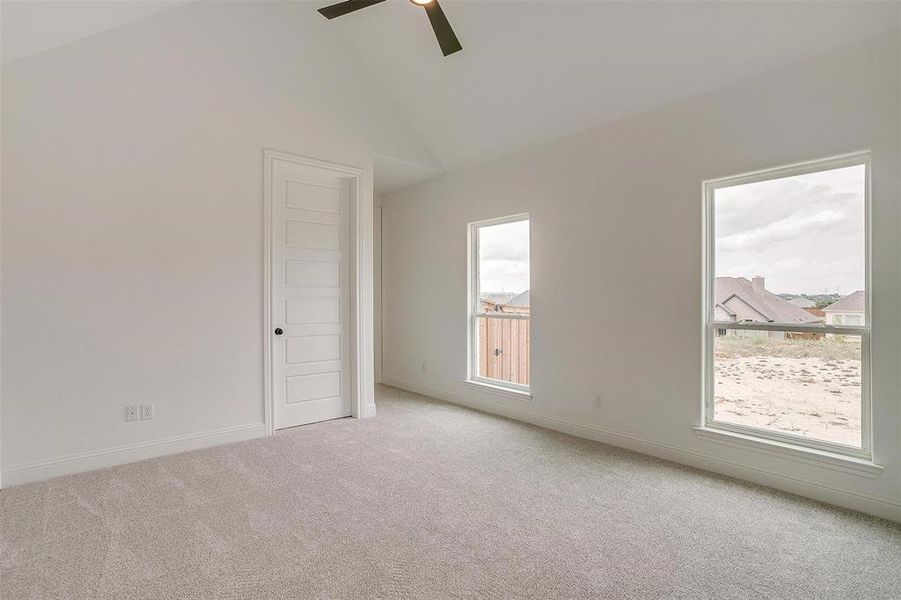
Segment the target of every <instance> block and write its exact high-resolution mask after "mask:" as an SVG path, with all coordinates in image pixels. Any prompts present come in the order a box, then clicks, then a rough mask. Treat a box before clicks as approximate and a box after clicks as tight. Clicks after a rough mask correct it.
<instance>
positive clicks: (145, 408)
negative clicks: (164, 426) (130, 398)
mask: <svg viewBox="0 0 901 600" xmlns="http://www.w3.org/2000/svg"><path fill="white" fill-rule="evenodd" d="M152 418H153V404H142V405H141V420H142V421H146V420H147V419H152Z"/></svg>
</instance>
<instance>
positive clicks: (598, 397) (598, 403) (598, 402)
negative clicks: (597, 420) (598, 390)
mask: <svg viewBox="0 0 901 600" xmlns="http://www.w3.org/2000/svg"><path fill="white" fill-rule="evenodd" d="M594 405H595V406H597V407H598V408H600V407H602V406H604V400H603V399H602V398H601V395H600V394H595V395H594Z"/></svg>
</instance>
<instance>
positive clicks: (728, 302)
mask: <svg viewBox="0 0 901 600" xmlns="http://www.w3.org/2000/svg"><path fill="white" fill-rule="evenodd" d="M713 294H714V302H715V304H716V306H717V307H721V308H722V309H723V310H724V311H726V312H727V313H729V314H731V315H735V314H736V312H737V310H736V309H737V308H738V307H737V306H736V304H737V303H743V304H745V305H747V306H748V307H749V308H750V309H752V310H753V312H755V313H757V314H759V315H760V318H759V322H764V323H774V322H775V323H820V322H822V321H823V318H822V317H818V316H816V315H813V314H811V313H809V312H807V311H806V310H804V309H803V308H801V307H799V306H795V305H794V304H792V303H790V302H789V301H787V300H785V299H783V298H780V297H779V296H777V295H776V294H774V293H772V292H769V291H767V290H766V289H765V288H764V287H763V286H762V285H761V286H760V287H759V289H757V290H755V289H754V286H753V285H752V284H751V282H750V281H748V280H747V279H746V278H744V277H717V278H716V281H715V283H714V291H713ZM750 320H751V321H754V322H758V319H756V318H755V319H750Z"/></svg>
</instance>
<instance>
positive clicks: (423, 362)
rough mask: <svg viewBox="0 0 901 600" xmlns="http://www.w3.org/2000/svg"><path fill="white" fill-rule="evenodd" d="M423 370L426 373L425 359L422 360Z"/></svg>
mask: <svg viewBox="0 0 901 600" xmlns="http://www.w3.org/2000/svg"><path fill="white" fill-rule="evenodd" d="M422 372H423V373H425V361H422Z"/></svg>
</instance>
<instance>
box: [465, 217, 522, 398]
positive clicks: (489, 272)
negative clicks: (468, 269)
mask: <svg viewBox="0 0 901 600" xmlns="http://www.w3.org/2000/svg"><path fill="white" fill-rule="evenodd" d="M476 235H477V236H478V238H477V241H478V256H477V257H476V258H477V261H478V262H477V265H476V267H477V269H478V299H477V302H476V305H477V307H478V313H480V314H486V315H511V314H515V315H518V316H520V317H529V316H530V313H531V295H530V292H529V283H530V282H529V221H528V219H522V220H519V221H513V222H510V223H499V224H497V225H481V226H479V227H477V228H476ZM473 335H474V337H475V339H474V340H473V348H474V352H475V356H474V357H473V367H474V368H473V371H474V373H475V375H476V376H478V377H483V378H487V379H493V380H497V381H500V382H507V383H513V384H519V385H523V386H528V385H529V343H530V339H529V320H528V319H524V318H519V319H509V318H487V317H477V318H476V327H474V331H473Z"/></svg>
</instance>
